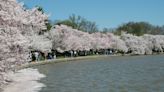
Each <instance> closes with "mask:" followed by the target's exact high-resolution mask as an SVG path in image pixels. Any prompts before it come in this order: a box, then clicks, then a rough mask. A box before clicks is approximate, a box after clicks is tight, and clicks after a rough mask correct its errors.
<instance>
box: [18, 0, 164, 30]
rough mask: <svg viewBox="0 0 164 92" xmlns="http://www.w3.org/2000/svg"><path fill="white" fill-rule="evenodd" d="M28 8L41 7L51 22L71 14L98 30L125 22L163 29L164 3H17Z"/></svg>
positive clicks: (32, 0)
mask: <svg viewBox="0 0 164 92" xmlns="http://www.w3.org/2000/svg"><path fill="white" fill-rule="evenodd" d="M19 1H21V2H24V4H25V5H26V6H28V7H29V8H31V7H34V6H36V5H39V6H42V7H43V8H44V10H45V12H46V13H47V14H50V19H51V20H58V19H59V20H60V19H66V18H68V16H69V15H71V14H76V15H80V16H83V17H85V18H86V19H88V20H91V21H95V22H96V23H97V25H98V26H99V27H100V28H103V27H107V28H114V27H117V26H119V25H121V24H122V23H126V22H129V21H136V22H137V21H147V22H150V23H151V24H154V25H160V26H161V25H164V0H19Z"/></svg>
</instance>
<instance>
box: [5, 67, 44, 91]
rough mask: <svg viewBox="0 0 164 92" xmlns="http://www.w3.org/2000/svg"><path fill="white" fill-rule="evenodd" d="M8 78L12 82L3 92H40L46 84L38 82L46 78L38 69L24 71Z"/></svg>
mask: <svg viewBox="0 0 164 92" xmlns="http://www.w3.org/2000/svg"><path fill="white" fill-rule="evenodd" d="M8 77H9V79H11V80H12V82H11V83H9V85H7V86H6V87H5V88H4V89H3V92H38V91H40V90H41V88H42V87H45V85H44V84H42V83H39V82H38V80H40V79H41V78H44V77H45V76H44V75H43V74H40V73H39V72H38V70H37V69H32V68H27V69H22V70H19V71H17V72H16V73H9V75H8Z"/></svg>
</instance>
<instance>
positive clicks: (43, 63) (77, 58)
mask: <svg viewBox="0 0 164 92" xmlns="http://www.w3.org/2000/svg"><path fill="white" fill-rule="evenodd" d="M151 55H164V53H161V54H151ZM151 55H130V54H125V55H122V54H116V55H94V56H81V57H72V58H58V59H53V60H45V61H38V62H31V63H27V64H24V65H22V66H19V67H16V72H15V73H13V74H17V73H19V71H22V70H26V69H33V68H32V67H34V66H39V65H46V64H53V63H60V62H69V61H74V60H86V59H96V58H104V57H124V56H151ZM34 70H35V69H34ZM35 72H36V71H35ZM24 73H26V72H24ZM36 73H37V74H38V77H39V75H42V74H40V73H39V71H37V72H36ZM13 74H12V73H9V77H10V78H11V79H12V77H11V76H10V75H12V76H13ZM32 74H33V73H32ZM26 76H29V75H26V74H25V75H24V77H26ZM36 76H37V75H36ZM29 77H30V76H29ZM40 79H41V78H39V79H34V80H25V81H22V82H21V83H23V82H27V81H33V82H34V81H35V83H34V84H36V86H35V87H38V88H40V89H41V88H42V87H44V84H41V85H40V86H37V84H38V85H39V82H38V81H39V80H40ZM18 80H19V79H18ZM16 82H17V81H16V80H14V81H11V82H9V83H7V85H3V86H2V92H10V90H11V89H17V88H14V87H15V86H14V85H15V84H16ZM18 85H20V84H18ZM22 87H24V86H22ZM6 88H8V89H6ZM34 89H37V88H34ZM40 89H38V90H40ZM6 90H7V91H6ZM17 90H19V89H17ZM12 92H13V91H12ZM14 92H22V91H14ZM32 92H37V91H32Z"/></svg>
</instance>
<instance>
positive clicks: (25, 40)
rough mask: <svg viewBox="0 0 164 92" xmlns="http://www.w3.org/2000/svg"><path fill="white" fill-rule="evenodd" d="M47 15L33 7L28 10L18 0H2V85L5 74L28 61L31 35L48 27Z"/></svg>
mask: <svg viewBox="0 0 164 92" xmlns="http://www.w3.org/2000/svg"><path fill="white" fill-rule="evenodd" d="M46 19H47V15H45V14H42V13H41V12H39V11H38V10H37V8H33V9H30V10H27V9H25V8H24V7H23V4H21V3H18V2H17V1H16V0H1V1H0V45H1V46H0V52H1V53H0V85H2V84H4V82H5V80H7V79H6V78H5V77H4V75H5V73H6V72H8V71H9V70H13V69H14V67H15V66H18V65H21V64H23V63H26V61H27V55H28V48H29V46H30V43H31V42H32V40H31V36H32V35H34V34H36V33H38V32H39V31H40V30H43V29H45V28H46V26H45V20H46Z"/></svg>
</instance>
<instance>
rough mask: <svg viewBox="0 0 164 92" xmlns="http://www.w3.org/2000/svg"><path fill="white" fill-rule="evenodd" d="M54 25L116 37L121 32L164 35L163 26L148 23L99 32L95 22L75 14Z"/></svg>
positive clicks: (136, 23) (131, 24)
mask: <svg viewBox="0 0 164 92" xmlns="http://www.w3.org/2000/svg"><path fill="white" fill-rule="evenodd" d="M54 24H55V25H60V24H64V25H67V26H71V27H72V28H74V29H78V30H81V31H84V32H89V33H94V32H103V33H106V32H113V33H114V34H116V35H120V34H121V32H122V31H123V32H126V33H130V34H134V35H137V36H142V35H143V34H153V35H159V34H160V35H164V26H156V25H152V24H150V23H148V22H128V23H124V24H122V25H120V26H118V27H117V28H103V29H101V30H100V29H99V28H98V25H97V24H96V22H92V21H89V20H87V19H85V18H83V17H81V16H76V15H75V14H73V15H71V16H69V18H68V19H66V20H58V21H56V22H55V23H54Z"/></svg>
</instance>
